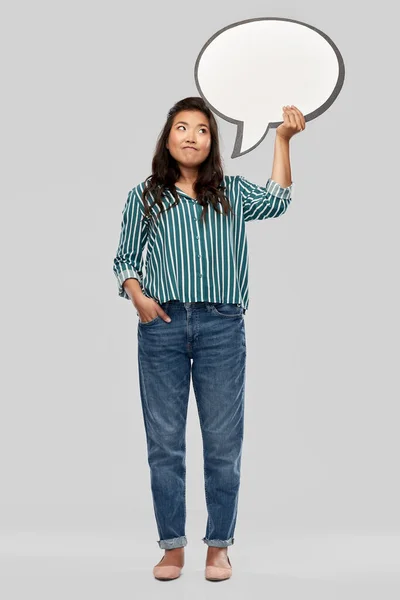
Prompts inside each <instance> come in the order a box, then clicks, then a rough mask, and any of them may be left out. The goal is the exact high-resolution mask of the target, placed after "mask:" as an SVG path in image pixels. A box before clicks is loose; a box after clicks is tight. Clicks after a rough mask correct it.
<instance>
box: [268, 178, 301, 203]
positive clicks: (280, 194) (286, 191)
mask: <svg viewBox="0 0 400 600" xmlns="http://www.w3.org/2000/svg"><path fill="white" fill-rule="evenodd" d="M293 185H294V183H293V181H292V183H291V184H290V185H288V186H287V187H282V186H281V185H279V183H278V182H277V181H275V180H274V179H271V178H269V179H268V181H267V185H266V190H267V192H270V194H271V195H272V196H275V197H277V198H283V199H288V198H290V197H291V196H292V192H293Z"/></svg>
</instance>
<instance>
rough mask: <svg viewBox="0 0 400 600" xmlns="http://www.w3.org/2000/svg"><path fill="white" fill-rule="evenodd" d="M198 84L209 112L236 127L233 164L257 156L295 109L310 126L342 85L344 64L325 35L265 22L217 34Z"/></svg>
mask: <svg viewBox="0 0 400 600" xmlns="http://www.w3.org/2000/svg"><path fill="white" fill-rule="evenodd" d="M195 81H196V86H197V89H198V90H199V93H200V95H201V96H202V98H203V99H204V101H205V102H206V103H207V105H208V106H209V107H210V109H211V110H212V111H213V112H215V113H216V114H218V115H219V116H220V117H222V118H223V119H225V120H227V121H230V122H231V123H236V124H237V126H238V129H237V135H236V141H235V146H234V150H233V153H232V156H231V158H236V157H238V156H241V155H242V154H246V153H247V152H251V150H254V148H256V147H257V146H258V145H259V144H260V143H261V142H262V140H263V139H264V137H265V136H266V135H267V133H268V130H269V128H270V127H278V125H280V124H281V123H282V122H283V116H282V111H283V108H282V107H283V106H284V105H291V104H293V105H294V106H296V107H297V108H298V109H299V110H300V111H301V112H302V113H303V115H304V118H305V120H306V121H311V120H312V119H315V118H316V117H318V116H319V115H321V114H322V113H323V112H325V111H326V110H327V109H328V108H329V107H330V106H331V104H332V103H333V102H334V101H335V98H336V97H337V96H338V94H339V92H340V90H341V88H342V86H343V82H344V61H343V58H342V56H341V54H340V52H339V50H338V48H337V47H336V46H335V44H334V43H333V41H332V40H331V39H330V38H329V37H328V36H327V35H326V34H325V33H324V32H322V31H320V30H319V29H316V28H315V27H312V26H311V25H308V24H307V23H302V22H301V21H294V20H292V19H283V18H275V17H265V18H264V17H263V18H257V19H248V20H246V21H239V22H237V23H233V24H231V25H228V26H227V27H224V28H223V29H221V30H219V31H217V33H215V34H214V35H213V36H212V37H211V38H210V39H209V40H208V41H207V42H206V43H205V44H204V46H203V48H202V49H201V51H200V54H199V56H198V57H197V60H196V65H195Z"/></svg>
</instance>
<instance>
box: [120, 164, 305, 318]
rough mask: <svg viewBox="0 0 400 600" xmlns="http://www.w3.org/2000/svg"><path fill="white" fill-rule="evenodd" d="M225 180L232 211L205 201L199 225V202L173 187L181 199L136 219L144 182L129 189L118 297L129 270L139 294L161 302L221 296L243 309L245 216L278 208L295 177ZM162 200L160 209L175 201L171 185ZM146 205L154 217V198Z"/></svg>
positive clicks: (271, 213)
mask: <svg viewBox="0 0 400 600" xmlns="http://www.w3.org/2000/svg"><path fill="white" fill-rule="evenodd" d="M224 183H225V186H226V187H225V190H224V192H225V195H226V196H227V198H228V199H229V202H230V204H231V207H232V209H233V211H234V213H235V214H228V215H224V214H223V213H222V212H221V213H217V212H216V211H215V210H214V208H213V207H212V206H211V205H210V206H209V207H208V214H207V216H206V223H205V224H203V222H202V221H201V220H200V215H201V212H202V209H203V207H202V206H201V205H200V204H199V203H198V202H197V201H196V200H195V199H194V198H191V197H190V196H189V195H188V194H186V193H185V192H183V191H182V190H180V189H179V188H178V187H176V191H177V193H178V196H179V200H180V203H179V204H178V205H177V206H174V207H173V208H171V209H170V210H168V211H167V212H165V213H163V214H162V216H161V217H160V218H159V219H158V220H157V225H156V226H155V227H154V225H153V223H154V220H153V219H151V220H150V219H143V218H142V217H143V216H144V206H143V202H142V191H143V188H144V184H145V182H142V183H140V184H139V185H137V186H136V187H134V188H133V189H132V190H131V191H130V192H129V193H128V197H127V200H126V202H125V206H124V209H123V211H122V222H121V232H120V240H119V245H118V249H117V254H116V256H115V258H114V266H113V271H114V274H115V276H116V278H117V282H118V294H119V295H120V296H121V297H122V298H126V299H128V300H129V296H128V295H127V293H126V292H125V290H124V288H123V286H122V284H123V282H124V281H125V280H126V279H128V278H129V277H134V278H135V279H137V280H138V281H139V283H140V286H141V289H142V291H143V293H144V294H145V296H147V297H149V298H153V299H154V300H156V301H157V302H158V303H159V304H161V303H163V302H166V301H167V300H181V301H183V302H205V301H208V302H227V303H236V304H240V305H241V306H243V307H244V309H246V310H247V308H248V304H249V287H248V268H249V260H248V249H247V238H246V226H245V223H246V222H247V221H253V220H256V219H257V220H260V219H269V218H275V217H279V216H280V215H283V214H284V213H285V212H286V209H287V207H288V206H289V204H290V201H291V199H292V188H293V182H292V183H291V184H290V185H289V186H288V187H285V188H284V187H281V186H280V185H279V184H278V183H277V182H276V181H274V180H272V179H268V181H267V184H266V186H265V187H262V186H259V185H256V184H254V183H251V182H250V181H248V180H247V179H245V178H244V177H243V176H242V175H225V176H224ZM150 199H151V201H150ZM153 201H154V197H153V196H152V195H150V196H148V202H149V203H150V204H151V203H152V202H153ZM163 202H166V208H167V207H168V206H169V203H173V202H175V199H174V197H173V195H172V193H171V192H170V191H166V192H165V193H164V194H163ZM218 206H219V208H220V205H218ZM151 210H152V211H153V214H154V215H155V216H156V215H157V214H158V213H159V212H160V208H159V206H158V205H157V204H154V206H153V207H152V208H151ZM220 210H222V209H221V208H220ZM146 243H147V250H146V260H145V264H144V265H143V251H144V249H145V245H146ZM143 266H144V272H145V274H143Z"/></svg>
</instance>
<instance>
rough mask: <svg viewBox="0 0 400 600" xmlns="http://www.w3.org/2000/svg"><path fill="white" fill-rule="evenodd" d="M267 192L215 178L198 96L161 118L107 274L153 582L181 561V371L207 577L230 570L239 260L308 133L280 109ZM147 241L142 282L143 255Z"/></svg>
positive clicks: (240, 385)
mask: <svg viewBox="0 0 400 600" xmlns="http://www.w3.org/2000/svg"><path fill="white" fill-rule="evenodd" d="M283 117H284V121H283V123H282V124H281V125H279V127H278V128H277V129H276V139H275V148H274V160H273V169H272V176H271V178H270V179H268V181H267V184H266V187H261V186H258V185H256V184H254V183H251V182H249V181H248V180H247V179H245V178H244V177H243V176H241V175H224V174H223V170H222V167H221V157H220V152H219V139H218V127H217V123H216V120H215V118H214V116H213V114H212V112H211V111H210V110H209V108H208V107H207V105H206V104H205V102H204V101H203V100H202V98H199V97H189V98H185V99H184V100H181V101H180V102H177V103H176V104H175V105H174V106H173V108H172V109H171V110H170V111H169V113H168V118H167V121H166V123H165V125H164V128H163V130H162V132H161V134H160V136H159V139H158V143H157V147H156V150H155V154H154V157H153V161H152V174H151V175H150V176H149V177H148V178H147V179H146V180H145V181H144V182H142V183H139V184H138V185H137V186H136V187H134V188H133V189H132V190H131V191H130V192H129V194H128V198H127V200H126V203H125V207H124V209H123V212H122V215H123V216H122V223H121V232H120V240H119V246H118V250H117V255H116V257H115V259H114V267H113V270H114V273H115V275H116V277H117V282H118V292H119V295H120V296H121V297H122V298H126V299H128V300H131V301H132V303H133V304H134V306H135V309H136V313H137V315H138V329H137V336H138V372H139V384H140V395H141V404H142V411H143V418H144V426H145V431H146V439H147V454H148V463H149V466H150V475H151V489H152V496H153V505H154V512H155V518H156V522H157V528H158V533H159V538H160V539H159V540H158V544H159V547H160V548H162V549H164V550H165V553H164V556H163V557H162V559H161V560H160V562H159V563H158V564H157V565H156V566H155V567H154V569H153V574H154V576H155V577H156V578H157V579H175V578H177V577H179V575H180V574H181V570H182V567H183V565H184V546H186V544H187V538H186V535H185V524H186V504H185V499H186V498H185V491H186V487H185V485H186V463H185V450H186V440H185V437H186V436H185V434H186V417H187V408H188V399H189V386H190V376H192V382H193V389H194V392H195V397H196V403H197V408H198V413H199V420H200V426H201V433H202V439H203V452H204V482H205V498H206V504H207V512H208V520H207V526H206V532H205V537H204V538H203V541H204V542H205V544H207V547H208V548H207V557H206V570H205V576H206V578H207V579H210V580H216V579H227V578H228V577H230V575H231V573H232V566H231V563H230V560H229V558H228V553H227V549H228V546H230V545H231V544H233V542H234V537H233V536H234V529H235V524H236V517H237V507H238V493H239V484H240V466H241V455H242V442H243V417H244V396H245V367H246V337H245V324H244V315H245V313H246V310H247V308H248V302H249V296H248V254H247V239H246V230H245V223H246V222H247V221H251V220H255V219H267V218H275V217H278V216H280V215H282V214H284V213H285V211H286V209H287V207H288V205H289V203H290V200H291V191H292V181H291V172H290V160H289V140H290V138H291V137H292V136H293V135H294V134H296V133H297V132H299V131H301V130H303V129H304V128H305V120H304V117H303V115H302V113H301V112H300V111H299V110H298V109H297V108H296V107H295V106H291V107H287V106H285V107H283ZM146 243H147V254H146V262H145V277H143V257H142V254H143V250H144V247H145V245H146Z"/></svg>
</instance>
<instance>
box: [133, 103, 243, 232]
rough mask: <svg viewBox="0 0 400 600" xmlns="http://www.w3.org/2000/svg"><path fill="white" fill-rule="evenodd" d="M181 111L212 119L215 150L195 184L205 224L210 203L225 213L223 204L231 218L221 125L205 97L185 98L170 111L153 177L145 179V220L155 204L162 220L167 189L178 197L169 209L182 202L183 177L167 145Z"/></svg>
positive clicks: (213, 149) (204, 164) (155, 158)
mask: <svg viewBox="0 0 400 600" xmlns="http://www.w3.org/2000/svg"><path fill="white" fill-rule="evenodd" d="M181 110H200V111H201V112H202V113H204V114H205V115H206V116H207V117H208V120H209V123H210V133H211V149H210V152H209V154H208V156H207V158H206V159H205V160H204V162H203V163H202V164H201V165H199V169H198V176H197V180H196V182H195V184H194V190H195V192H196V199H197V202H198V203H199V204H201V206H203V210H202V213H201V219H202V221H203V222H204V221H205V218H206V215H207V212H208V205H209V204H211V205H212V207H213V208H214V210H215V211H217V212H221V211H220V210H219V209H218V204H221V206H222V211H223V213H224V214H225V215H227V214H228V213H229V212H232V213H233V210H232V207H231V205H230V203H229V200H228V198H226V196H225V194H224V189H225V186H224V183H223V181H224V173H223V169H222V161H221V156H220V151H219V139H218V125H217V122H216V120H215V118H214V115H213V114H212V112H211V110H210V109H209V108H208V106H207V105H206V103H205V102H204V100H203V98H201V97H198V96H191V97H188V98H184V99H183V100H179V101H178V102H176V104H174V106H173V107H172V108H171V109H170V110H169V112H168V117H167V120H166V123H165V125H164V128H163V130H162V131H161V133H160V135H159V137H158V140H157V145H156V149H155V152H154V156H153V161H152V165H151V167H152V174H151V175H149V176H148V177H147V178H146V180H145V186H144V189H143V195H142V198H143V204H144V212H145V218H149V217H150V216H151V211H150V208H151V206H154V204H158V206H159V207H160V212H159V214H158V215H157V216H158V217H160V216H161V213H162V212H164V211H165V207H164V205H163V202H162V194H163V192H164V191H165V190H167V189H169V190H170V191H171V193H172V195H173V196H174V198H175V202H174V203H173V204H171V205H170V206H169V207H168V208H167V209H166V210H170V209H171V208H173V207H174V206H176V205H177V204H179V202H180V199H179V196H178V194H177V192H176V188H175V182H176V181H177V180H178V179H179V176H180V170H179V165H178V163H177V161H176V160H175V159H174V157H173V156H172V155H171V154H170V152H169V150H168V148H167V147H166V143H167V141H168V137H169V133H170V131H171V127H172V123H173V120H174V117H175V115H176V114H177V113H178V112H180V111H181ZM150 192H151V193H153V196H154V202H153V204H151V205H149V203H148V201H147V196H148V195H149V194H150Z"/></svg>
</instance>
